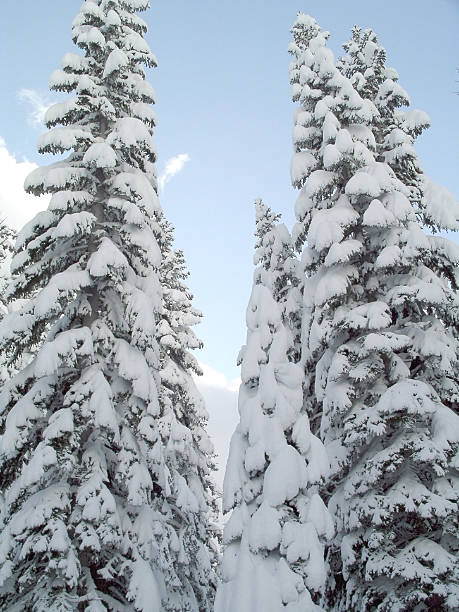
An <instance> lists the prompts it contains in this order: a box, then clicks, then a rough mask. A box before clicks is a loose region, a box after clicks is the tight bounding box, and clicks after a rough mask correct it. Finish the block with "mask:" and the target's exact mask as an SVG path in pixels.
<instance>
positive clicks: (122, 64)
mask: <svg viewBox="0 0 459 612" xmlns="http://www.w3.org/2000/svg"><path fill="white" fill-rule="evenodd" d="M127 66H129V59H128V57H127V55H126V54H125V53H124V52H123V51H122V50H121V49H117V48H115V49H113V51H111V52H110V55H109V56H108V57H107V61H106V62H105V67H104V73H103V75H102V76H103V78H104V79H105V78H106V77H108V76H110V75H111V74H113V73H114V72H119V71H120V70H122V69H123V68H126V67H127Z"/></svg>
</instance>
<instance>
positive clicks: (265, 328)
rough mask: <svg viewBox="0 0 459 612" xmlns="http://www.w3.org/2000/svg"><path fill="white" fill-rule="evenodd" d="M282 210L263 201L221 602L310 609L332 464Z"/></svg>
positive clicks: (226, 503)
mask: <svg viewBox="0 0 459 612" xmlns="http://www.w3.org/2000/svg"><path fill="white" fill-rule="evenodd" d="M278 218H279V215H274V214H273V213H272V212H271V210H270V209H269V208H268V207H266V206H265V205H263V204H262V203H261V202H260V201H258V202H257V204H256V220H257V223H256V236H257V243H256V252H255V264H257V268H256V270H255V274H254V286H253V290H252V295H251V297H250V301H249V305H248V308H247V327H248V330H247V344H246V345H245V346H244V347H243V348H242V350H241V353H240V357H239V362H240V364H241V375H242V384H241V387H240V392H239V411H240V423H239V425H238V427H237V429H236V431H235V432H234V434H233V437H232V440H231V447H230V455H229V459H228V465H227V469H226V474H225V480H224V494H223V509H224V511H225V512H227V513H231V514H230V516H229V518H228V520H227V523H226V525H225V529H224V546H225V548H224V556H223V570H222V571H223V583H222V585H221V586H220V589H219V592H218V594H217V603H216V610H217V612H232V611H234V610H237V611H238V612H253V611H254V610H263V612H279V611H280V610H284V609H285V610H289V611H291V612H294V611H297V612H300V611H301V612H306V611H307V610H317V609H318V607H317V606H316V604H315V603H314V599H315V598H316V595H317V592H318V591H319V590H320V588H321V586H322V584H323V581H324V578H325V574H324V564H323V544H322V541H323V539H324V538H326V537H330V536H331V535H332V526H331V520H330V518H329V516H328V513H327V511H326V509H325V507H324V505H323V503H322V500H321V498H320V496H319V495H318V493H317V485H318V483H319V482H320V481H321V480H322V479H323V478H324V476H325V474H326V471H327V469H328V464H327V460H326V457H325V456H324V449H323V446H322V444H321V443H320V442H319V440H318V439H317V438H316V437H315V436H313V435H312V434H311V433H310V431H309V422H308V417H307V415H306V414H305V413H304V411H303V394H302V382H303V375H302V371H301V368H300V367H299V366H298V365H297V364H295V363H293V362H292V361H291V360H290V359H291V357H292V355H294V354H295V349H294V344H295V338H294V337H295V333H294V332H292V326H291V324H290V320H289V316H288V309H287V308H286V304H287V302H288V293H289V289H290V287H291V277H292V272H293V270H294V269H295V259H294V257H293V250H292V245H291V240H290V236H289V233H288V231H287V229H286V227H285V226H284V225H283V224H279V223H278Z"/></svg>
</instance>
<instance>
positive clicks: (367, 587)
mask: <svg viewBox="0 0 459 612" xmlns="http://www.w3.org/2000/svg"><path fill="white" fill-rule="evenodd" d="M359 36H360V33H359V31H357V30H356V31H354V40H358V44H361V46H362V45H363V47H362V48H359V50H358V52H356V53H355V58H354V60H353V61H354V64H353V66H354V68H353V69H352V70H350V69H349V64H347V63H346V62H344V63H343V64H341V71H340V70H338V69H337V67H336V65H335V62H334V58H333V54H332V52H331V51H330V50H329V49H327V47H326V39H327V33H325V32H322V31H321V30H320V28H319V26H318V25H317V24H316V22H315V21H314V20H313V19H312V18H311V17H308V16H306V15H302V14H300V15H299V17H298V20H297V22H296V23H295V25H294V27H293V38H294V41H293V43H292V44H291V46H290V51H291V53H292V55H293V57H294V59H293V62H292V64H291V72H290V79H291V82H292V86H293V99H294V101H296V102H299V103H300V106H299V108H298V110H297V112H296V117H295V127H294V135H293V140H294V146H295V155H294V158H293V163H292V181H293V184H294V185H295V186H297V187H298V188H300V189H301V192H300V195H299V197H298V200H297V204H296V213H297V219H298V223H297V225H296V227H295V230H294V233H295V239H296V244H297V246H298V247H299V248H302V247H303V246H304V245H305V244H306V246H304V249H303V256H302V261H303V264H304V266H305V271H306V279H305V282H304V292H303V321H302V339H303V347H302V349H303V355H302V361H303V363H304V367H305V374H306V389H307V390H308V391H309V393H308V396H309V397H310V398H311V399H310V401H309V405H308V410H309V413H310V417H311V419H313V421H312V422H313V423H317V430H316V428H313V430H314V432H315V433H316V432H318V433H320V437H321V439H322V440H323V441H324V443H325V446H326V449H327V452H328V454H329V457H330V460H331V477H330V479H329V480H328V482H327V486H326V487H324V488H323V495H324V496H325V497H326V499H327V500H328V502H329V509H330V511H331V512H332V514H333V515H334V518H335V521H336V527H337V536H336V538H335V540H334V541H333V543H332V544H331V545H330V547H329V549H328V555H327V561H328V580H327V589H326V594H325V597H324V605H326V606H327V607H328V608H329V609H334V610H343V611H347V610H368V611H370V610H381V611H382V610H408V609H410V610H414V609H421V608H422V609H424V608H425V607H428V608H432V607H433V608H436V609H448V610H453V609H456V608H457V606H458V603H459V601H458V578H459V577H458V574H457V568H458V564H457V556H456V555H457V551H458V543H457V534H458V518H457V517H458V512H457V510H458V507H457V496H458V488H457V482H458V481H457V467H458V465H457V451H458V437H459V422H458V416H457V414H456V412H455V409H456V410H457V403H458V399H459V394H458V391H459V376H458V342H457V337H456V329H457V321H458V305H459V302H458V297H457V263H458V262H459V257H458V255H459V251H458V248H457V246H456V245H455V244H454V243H451V242H449V241H447V240H446V239H444V238H438V237H432V236H428V235H427V234H426V233H425V231H424V229H423V227H422V226H421V224H420V221H424V219H425V218H426V216H427V212H426V209H424V210H423V208H422V203H421V202H420V200H421V197H422V196H421V194H420V193H418V194H417V195H416V194H414V192H413V189H414V187H416V185H419V183H416V180H415V179H416V177H418V175H419V173H420V171H419V172H418V169H417V166H416V164H415V162H416V160H415V158H414V156H412V155H409V157H408V158H407V159H410V160H411V162H412V166H411V167H410V168H409V169H408V171H407V172H406V173H404V171H403V168H402V167H400V168H398V167H397V164H395V163H394V164H392V161H393V160H395V159H396V157H397V156H394V157H390V155H389V151H390V150H391V149H390V146H392V145H394V146H395V142H394V141H392V140H390V139H389V141H388V140H385V141H383V140H382V139H381V138H382V136H384V138H386V137H387V134H389V133H390V134H392V136H393V131H394V129H395V128H393V126H389V124H387V125H386V124H384V117H385V113H387V115H389V114H390V113H393V114H392V115H391V117H393V116H395V115H394V112H395V109H396V108H397V107H398V106H400V104H402V103H406V101H407V100H406V99H405V97H404V94H403V92H402V90H401V88H400V87H399V86H398V84H397V82H396V78H391V79H389V76H388V71H387V70H386V69H385V67H384V66H383V64H382V63H381V62H383V61H384V54H383V53H382V52H381V50H380V49H379V47H378V46H377V45H376V43H375V39H374V37H373V35H372V34H371V33H370V34H369V33H365V35H364V37H363V39H364V40H365V43H364V44H363V43H362V41H360V39H359ZM355 44H356V45H357V46H358V44H357V43H355ZM348 48H349V50H350V51H352V52H354V51H353V47H352V48H351V45H349V47H348ZM370 56H371V58H372V59H373V60H374V65H373V67H372V71H370V70H367V68H365V69H364V70H363V68H362V67H361V65H364V64H365V62H367V60H368V58H369V57H370ZM349 61H350V60H349ZM359 62H360V63H361V65H359ZM343 66H344V68H343ZM348 77H352V80H350V79H349V78H348ZM392 77H394V74H393V73H392ZM373 79H376V80H377V79H379V80H380V82H375V81H374V80H373ZM388 79H389V80H391V83H390V84H389V83H388ZM389 85H390V86H389ZM384 88H386V89H385V90H384ZM382 91H385V92H386V98H385V99H384V97H383V96H382V93H381V92H382ZM378 92H379V93H378ZM378 95H379V98H378ZM406 117H407V115H405V119H404V120H405V121H406V122H407V121H408V120H407V119H406ZM412 119H413V122H412V124H411V127H410V126H408V123H406V125H405V128H406V130H405V132H404V134H405V136H406V138H408V137H410V138H411V140H410V146H411V145H412V140H413V135H414V134H415V133H416V132H417V131H419V130H420V129H421V126H425V124H426V120H425V119H422V117H421V116H417V118H416V117H414V118H413V117H412ZM391 121H392V119H391ZM383 125H386V127H388V129H389V128H390V131H388V132H387V134H384V133H383V132H382V127H381V126H383ZM392 136H391V137H390V138H392ZM405 136H404V138H405ZM383 142H386V144H387V145H388V146H387V147H384V146H381V143H383ZM405 142H408V141H407V140H405ZM389 145H390V146H389ZM402 150H404V149H403V147H402ZM400 159H401V158H400ZM407 165H408V162H407ZM416 173H417V174H416ZM446 201H447V199H446V198H445V199H444V200H443V202H446ZM437 206H441V201H437ZM422 215H424V217H422ZM438 216H441V217H442V218H444V219H446V218H448V213H447V211H443V212H440V211H439V215H438ZM445 260H446V261H448V262H449V263H448V265H443V264H440V262H442V261H443V262H444V261H445ZM452 264H454V271H453V265H452ZM319 423H320V428H319ZM442 606H443V608H441V607H442ZM423 607H424V608H423Z"/></svg>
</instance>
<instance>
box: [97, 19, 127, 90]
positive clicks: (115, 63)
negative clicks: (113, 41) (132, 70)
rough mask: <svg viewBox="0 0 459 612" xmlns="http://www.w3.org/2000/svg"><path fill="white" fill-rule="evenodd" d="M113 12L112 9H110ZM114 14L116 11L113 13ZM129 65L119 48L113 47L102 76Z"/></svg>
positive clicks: (105, 76) (104, 76)
mask: <svg viewBox="0 0 459 612" xmlns="http://www.w3.org/2000/svg"><path fill="white" fill-rule="evenodd" d="M112 12H113V13H114V11H112ZM115 14H116V13H115ZM127 66H129V59H128V57H127V55H126V54H125V53H124V52H123V51H122V50H121V49H117V48H115V49H113V51H111V52H110V55H109V56H108V57H107V61H106V62H105V67H104V73H103V75H102V76H103V78H104V79H105V78H107V77H108V76H111V75H112V74H113V73H114V72H119V71H120V70H122V69H123V68H126V67H127Z"/></svg>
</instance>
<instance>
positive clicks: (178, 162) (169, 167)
mask: <svg viewBox="0 0 459 612" xmlns="http://www.w3.org/2000/svg"><path fill="white" fill-rule="evenodd" d="M188 161H190V156H189V155H188V153H180V154H179V155H176V156H175V157H171V158H170V159H168V160H167V162H166V167H165V168H164V171H163V172H162V174H161V175H160V177H159V186H160V188H161V189H164V185H165V184H166V183H168V182H169V181H170V180H171V178H172V177H174V176H175V175H176V174H178V173H179V172H180V171H181V170H182V169H183V166H184V165H185V164H186V162H188Z"/></svg>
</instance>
